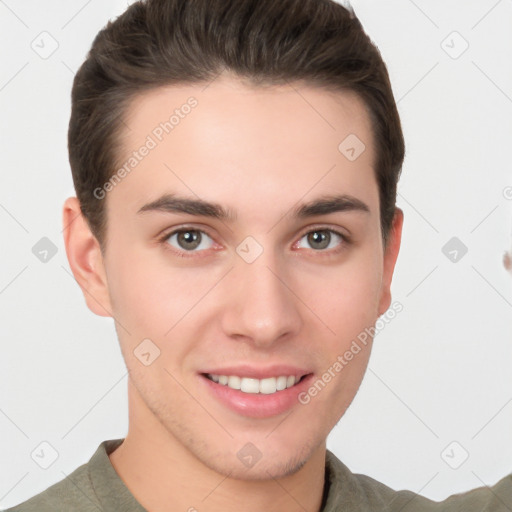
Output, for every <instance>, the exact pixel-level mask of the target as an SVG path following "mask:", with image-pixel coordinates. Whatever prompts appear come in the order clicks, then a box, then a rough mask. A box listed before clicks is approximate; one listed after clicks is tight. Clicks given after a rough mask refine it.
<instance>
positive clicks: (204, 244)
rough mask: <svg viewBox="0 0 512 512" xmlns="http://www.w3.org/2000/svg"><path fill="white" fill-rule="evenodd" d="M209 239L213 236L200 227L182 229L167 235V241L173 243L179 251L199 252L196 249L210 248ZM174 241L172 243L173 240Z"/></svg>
mask: <svg viewBox="0 0 512 512" xmlns="http://www.w3.org/2000/svg"><path fill="white" fill-rule="evenodd" d="M208 239H210V240H211V238H210V237H209V236H208V235H207V234H206V233H205V232H204V231H201V230H199V229H181V230H177V231H173V232H172V233H170V234H169V235H167V236H166V237H165V243H168V244H169V245H171V246H172V247H173V248H174V249H176V250H177V251H185V252H198V251H196V249H209V248H210V247H211V245H210V246H208V241H207V240H208ZM173 240H175V241H174V243H172V241H173Z"/></svg>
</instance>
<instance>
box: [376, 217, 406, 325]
mask: <svg viewBox="0 0 512 512" xmlns="http://www.w3.org/2000/svg"><path fill="white" fill-rule="evenodd" d="M403 223H404V212H403V211H402V210H401V209H400V208H395V215H394V217H393V225H392V227H391V230H390V233H389V240H388V244H387V247H386V250H385V252H384V266H383V273H382V286H381V299H380V304H379V311H378V314H379V316H380V315H383V314H384V313H385V312H386V311H387V310H388V309H389V307H390V305H391V281H392V279H393V272H394V270H395V264H396V261H397V258H398V253H399V252H400V244H401V242H402V227H403Z"/></svg>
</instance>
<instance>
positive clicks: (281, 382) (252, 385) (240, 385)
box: [201, 373, 311, 395]
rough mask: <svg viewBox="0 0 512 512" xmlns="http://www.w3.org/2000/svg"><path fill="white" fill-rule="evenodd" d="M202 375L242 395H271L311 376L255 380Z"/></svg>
mask: <svg viewBox="0 0 512 512" xmlns="http://www.w3.org/2000/svg"><path fill="white" fill-rule="evenodd" d="M201 375H203V376H204V377H206V378H207V379H208V380H211V381H212V382H215V383H216V384H219V385H221V386H226V387H229V388H231V389H234V390H237V391H241V392H242V393H250V394H263V395H271V394H274V393H279V392H280V391H284V390H285V389H289V388H291V387H293V386H296V385H297V384H298V383H299V382H301V381H302V380H303V379H305V378H306V377H308V376H309V375H311V374H309V373H308V374H306V375H302V376H300V375H280V376H276V377H269V378H266V379H253V378H250V377H240V376H237V375H216V374H210V373H202V374H201Z"/></svg>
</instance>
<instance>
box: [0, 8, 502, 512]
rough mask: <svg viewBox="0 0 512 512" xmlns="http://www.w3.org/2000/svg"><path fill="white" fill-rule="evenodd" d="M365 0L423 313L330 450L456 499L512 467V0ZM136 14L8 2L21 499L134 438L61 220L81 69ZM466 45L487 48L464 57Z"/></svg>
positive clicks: (382, 338)
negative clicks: (396, 142) (454, 253)
mask: <svg viewBox="0 0 512 512" xmlns="http://www.w3.org/2000/svg"><path fill="white" fill-rule="evenodd" d="M352 5H353V6H354V8H355V10H356V13H357V14H358V16H359V17H360V19H361V21H362V23H363V26H364V27H365V29H366V31H367V32H368V33H369V35H370V37H371V38H372V40H373V41H374V42H375V43H376V44H377V46H378V47H379V48H380V50H381V53H382V55H383V58H384V60H385V61H386V63H387V65H388V69H389V72H390V75H391V81H392V84H393V89H394V92H395V97H396V100H397V102H398V107H399V111H400V115H401V118H402V123H403V128H404V133H405V138H406V146H407V156H406V160H405V164H404V168H403V174H402V179H401V181H400V184H399V197H398V206H400V207H401V208H402V209H403V210H404V212H405V224H404V233H403V242H402V249H401V253H400V256H399V259H398V263H397V267H396V274H395V275H396V277H395V280H394V284H393V298H394V300H396V301H399V302H400V303H402V304H403V307H404V310H403V311H402V312H401V313H400V314H399V315H398V316H397V317H396V318H395V319H394V320H393V321H392V322H391V323H390V324H389V325H387V326H386V328H385V329H384V330H383V331H381V332H380V333H379V334H378V336H377V338H376V339H375V344H374V350H373V353H372V356H371V359H370V364H369V368H368V371H367V373H366V376H365V379H364V381H363V383H362V385H361V388H360V391H359V393H358V395H357V396H356V398H355V400H354V402H353V404H352V405H351V407H350V408H349V410H348V411H347V413H346V414H345V415H344V417H343V418H342V419H341V421H340V422H339V424H338V425H337V426H336V427H335V428H334V430H333V431H332V433H331V435H330V437H329V439H328V448H330V449H331V450H332V451H333V452H334V453H335V454H336V455H337V456H338V457H339V458H340V459H341V460H342V461H343V462H344V463H345V464H346V465H347V466H348V467H349V468H350V469H351V470H352V471H354V472H356V473H364V474H366V475H369V476H372V477H373V478H375V479H377V480H379V481H381V482H383V483H385V484H387V485H389V486H390V487H393V488H395V489H410V490H413V491H415V492H419V493H420V494H423V495H424V496H427V497H429V498H432V499H435V500H441V499H444V498H446V497H447V496H448V495H450V494H453V493H456V492H462V491H465V490H468V489H471V488H474V487H479V486H482V485H485V484H487V485H493V484H494V483H496V481H497V480H499V479H500V478H502V477H504V476H505V475H507V474H508V473H512V436H511V432H512V378H511V374H512V371H511V370H512V321H511V320H512V316H511V312H512V277H511V276H510V275H508V274H507V273H506V271H505V270H504V269H503V265H502V256H503V252H504V250H505V249H508V248H509V246H510V245H511V227H512V201H511V200H510V199H507V198H511V197H512V194H511V193H510V192H511V191H512V189H511V188H507V187H512V169H511V164H510V147H511V145H512V58H511V57H512V30H511V27H512V0H500V1H496V0H481V1H462V0H458V1H455V0H448V1H447V0H429V1H427V0H416V1H414V2H413V1H412V0H391V1H390V0H388V1H386V2H379V1H375V0H374V1H369V0H354V1H353V2H352ZM125 7H126V2H125V1H121V0H115V1H114V0H110V1H99V0H89V1H84V0H70V1H66V2H64V1H60V2H58V1H56V0H53V1H45V2H40V1H35V0H30V1H29V0H24V1H18V2H15V1H14V0H5V1H2V2H0V42H1V45H2V53H1V66H0V108H1V116H0V129H1V131H0V144H1V147H0V150H1V151H0V163H1V165H0V178H1V186H0V229H1V233H2V245H1V252H0V257H1V260H0V263H1V265H0V311H1V322H0V339H1V357H0V379H1V380H0V434H1V435H0V464H1V466H0V507H2V508H6V507H9V506H13V505H14V504H17V503H19V502H21V501H23V500H25V499H27V498H29V497H30V496H32V495H34V494H36V493H38V492H41V491H43V490H44V489H46V488H47V487H48V486H50V485H51V484H53V483H55V482H57V481H59V480H61V479H63V478H64V477H65V476H66V475H68V474H69V473H71V472H72V471H73V470H74V469H75V468H76V467H78V466H79V465H80V464H82V463H84V462H86V461H87V460H89V458H90V456H91V455H92V453H93V452H94V451H95V450H96V448H97V446H98V444H99V443H100V442H101V441H103V440H105V439H114V438H118V437H124V436H125V435H126V431H127V420H128V418H127V397H126V382H127V381H126V375H127V372H126V369H125V366H124V362H123V360H122V357H121V353H120V349H119V347H118V342H117V338H116V333H115V330H114V325H113V320H112V319H110V318H103V317H97V316H95V315H94V314H93V313H91V312H90V311H89V310H88V309H87V307H86V306H85V302H84V299H83V296H82V293H81V291H80V289H79V287H78V285H77V284H76V282H75V281H74V278H73V277H72V274H71V272H70V269H69V265H68V263H67V260H66V255H65V249H64V245H63V238H62V226H61V207H62V204H63V201H64V199H65V198H66V197H68V196H70V195H74V190H73V187H72V181H71V172H70V169H69V164H68V161H67V146H66V144H67V126H68V122H69V114H70V91H71V85H72V80H73V75H74V72H75V71H76V70H77V69H78V67H79V66H80V64H81V63H82V61H83V60H84V58H85V55H86V52H87V51H88V49H89V47H90V45H91V43H92V40H93V38H94V36H95V35H96V33H97V32H98V30H99V29H100V28H102V27H103V26H104V25H105V23H106V22H107V20H108V19H111V18H113V17H115V16H117V15H119V14H120V13H121V12H122V11H123V10H124V8H125ZM43 31H47V32H48V33H49V34H51V37H53V38H54V39H55V40H56V41H57V42H58V45H59V46H58V48H57V50H56V51H55V52H54V53H53V54H52V55H51V56H50V57H48V58H47V59H43V58H41V57H40V56H39V55H38V54H37V53H36V52H35V51H34V50H33V49H32V48H31V43H32V41H33V40H34V39H36V41H37V37H39V35H40V34H41V32H43ZM454 31H456V32H458V33H459V34H460V36H458V35H453V34H452V33H453V32H454ZM44 37H48V36H44ZM462 38H463V39H464V40H465V41H467V43H468V44H469V48H468V49H467V50H466V51H465V52H464V53H463V54H462V55H460V56H459V57H458V58H453V57H454V56H456V55H457V54H458V53H459V51H460V50H461V49H463V46H462V45H463V44H464V41H463V39H462ZM443 41H445V42H444V43H443ZM447 52H448V53H447ZM449 53H451V56H450V55H449ZM42 237H48V238H49V239H50V240H51V241H52V242H53V243H54V244H55V245H56V246H57V254H56V255H55V256H54V257H53V258H52V259H51V260H50V261H48V262H47V263H42V262H41V261H39V259H37V258H36V257H35V255H34V254H33V253H32V247H33V246H34V245H35V244H36V243H37V242H38V241H39V240H40V239H41V238H42ZM452 237H457V238H458V239H460V241H461V242H463V243H464V244H465V245H466V246H467V248H468V253H467V254H466V255H465V256H464V257H463V258H462V259H460V261H458V262H457V263H454V262H452V261H450V260H449V259H448V258H447V257H446V256H445V255H444V254H443V252H442V248H443V246H444V245H445V244H446V243H447V242H448V241H449V240H450V239H451V238H452ZM43 441H46V442H48V443H50V444H51V445H52V446H53V447H54V448H55V449H56V450H57V452H58V459H57V460H56V461H55V463H54V464H52V465H51V466H50V467H49V468H48V469H46V470H45V469H42V468H41V467H39V466H38V465H37V464H36V463H35V462H34V460H33V459H32V458H31V452H33V450H34V449H36V447H38V446H39V445H40V443H41V442H43ZM453 441H456V442H457V443H458V444H457V445H452V446H455V448H454V450H453V452H452V451H450V450H448V453H449V454H450V455H451V461H452V465H453V464H454V461H455V463H456V462H457V460H459V459H460V457H461V456H462V454H463V450H466V451H467V452H468V454H469V457H468V458H467V460H466V461H465V462H464V463H463V464H462V465H461V466H460V467H459V468H458V469H452V468H451V467H450V466H449V465H448V464H447V463H446V462H445V459H446V457H445V458H443V456H442V453H444V452H443V451H444V449H445V448H446V447H447V446H448V445H449V444H450V443H452V442H453Z"/></svg>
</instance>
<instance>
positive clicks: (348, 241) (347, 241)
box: [158, 226, 352, 258]
mask: <svg viewBox="0 0 512 512" xmlns="http://www.w3.org/2000/svg"><path fill="white" fill-rule="evenodd" d="M187 231H197V232H198V233H202V234H204V235H207V236H208V237H209V238H211V239H212V240H213V237H212V236H211V235H210V234H209V233H208V232H207V231H205V230H203V229H197V228H194V227H187V226H184V227H181V228H179V229H175V230H174V231H169V232H167V233H165V235H163V236H161V237H160V238H158V242H159V243H161V244H162V245H163V246H164V248H165V249H166V250H169V251H171V252H172V253H173V254H174V255H175V256H178V257H180V258H194V257H196V256H193V254H194V253H200V252H205V249H203V250H201V251H184V250H183V251H179V250H178V249H176V248H175V247H172V246H170V245H169V243H168V242H167V241H168V240H169V238H171V236H173V235H175V234H177V233H186V232H187ZM319 231H320V232H321V231H328V232H330V233H334V234H335V235H338V236H339V237H340V238H341V240H342V243H341V245H340V246H339V247H338V248H337V249H329V250H326V249H322V250H315V249H311V250H312V251H314V252H318V253H326V254H338V253H340V252H341V251H343V250H344V249H346V247H347V245H350V244H351V243H352V240H351V238H350V237H349V236H347V235H345V234H343V233H341V232H340V231H337V230H335V229H332V228H327V227H314V228H312V229H310V230H309V231H305V232H304V233H302V235H301V236H300V237H299V240H301V239H302V238H304V237H305V236H306V235H309V234H311V233H315V232H319Z"/></svg>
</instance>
